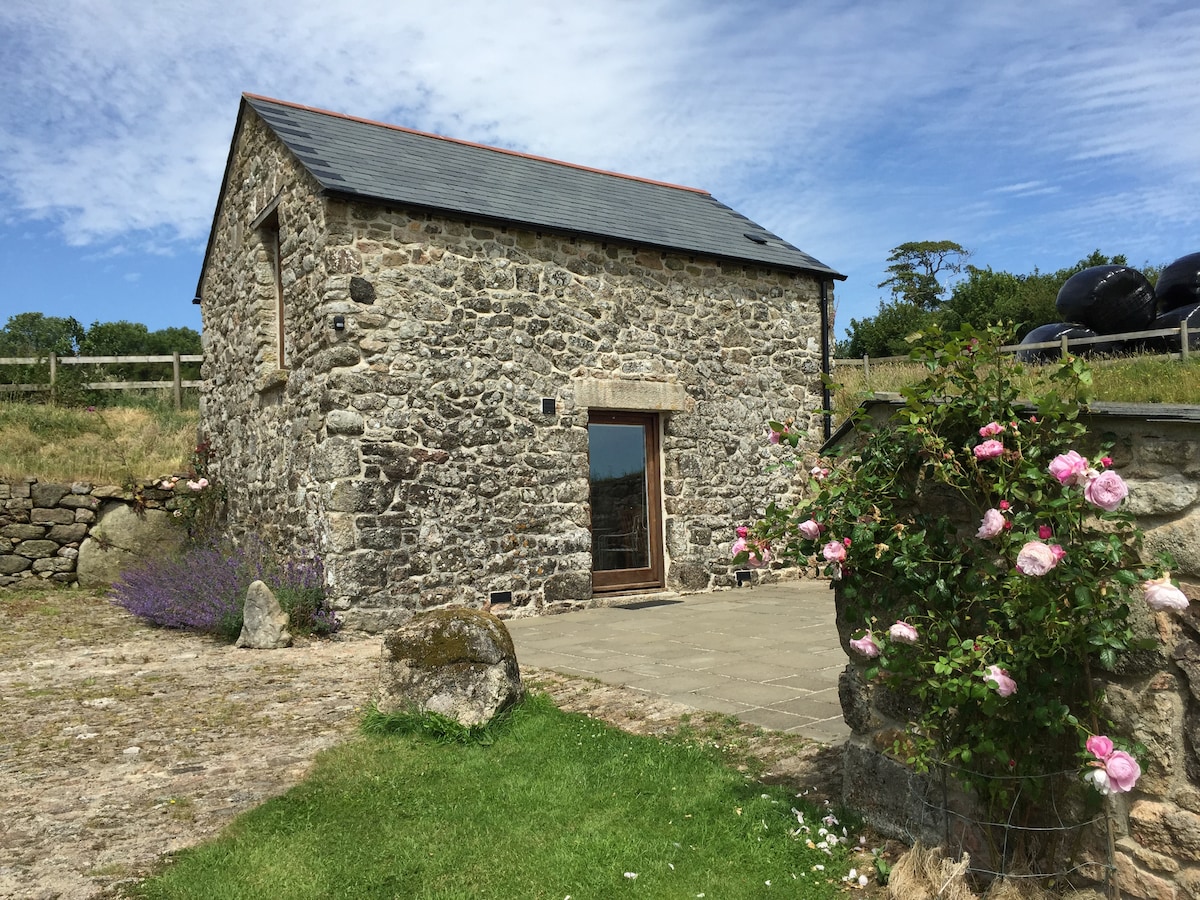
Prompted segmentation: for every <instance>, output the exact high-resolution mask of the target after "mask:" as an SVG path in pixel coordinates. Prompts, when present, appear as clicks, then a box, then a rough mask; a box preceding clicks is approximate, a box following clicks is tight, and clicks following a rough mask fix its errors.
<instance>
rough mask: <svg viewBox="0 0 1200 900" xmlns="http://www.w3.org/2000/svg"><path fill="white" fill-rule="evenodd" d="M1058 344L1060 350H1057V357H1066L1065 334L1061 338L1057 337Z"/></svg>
mask: <svg viewBox="0 0 1200 900" xmlns="http://www.w3.org/2000/svg"><path fill="white" fill-rule="evenodd" d="M1059 346H1060V347H1061V350H1060V352H1059V358H1060V359H1066V358H1067V336H1066V335H1065V334H1064V335H1063V336H1062V337H1061V338H1059Z"/></svg>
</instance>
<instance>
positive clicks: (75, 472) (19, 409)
mask: <svg viewBox="0 0 1200 900" xmlns="http://www.w3.org/2000/svg"><path fill="white" fill-rule="evenodd" d="M198 419H199V413H198V412H197V411H196V410H183V411H182V412H176V411H175V410H174V409H173V408H172V407H169V406H163V405H162V404H158V405H154V406H153V407H152V408H146V407H144V406H143V407H109V408H107V409H104V410H101V411H95V410H93V411H89V410H88V409H87V408H71V407H64V406H54V405H48V404H38V403H4V402H0V478H6V479H17V478H25V477H28V476H32V477H35V478H37V479H39V480H41V481H52V482H54V481H57V482H72V481H90V482H93V483H96V484H124V483H125V482H126V481H128V480H130V479H131V478H132V479H135V480H150V479H152V478H156V477H158V476H161V475H164V474H166V473H170V472H177V471H180V469H181V467H182V466H183V465H184V463H185V460H186V459H187V457H188V453H189V452H190V451H191V449H192V447H194V446H195V443H196V427H197V422H198Z"/></svg>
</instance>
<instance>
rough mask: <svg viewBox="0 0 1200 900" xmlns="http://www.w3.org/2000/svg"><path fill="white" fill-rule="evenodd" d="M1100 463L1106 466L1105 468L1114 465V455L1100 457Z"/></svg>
mask: <svg viewBox="0 0 1200 900" xmlns="http://www.w3.org/2000/svg"><path fill="white" fill-rule="evenodd" d="M1100 465H1102V466H1104V468H1106V469H1107V468H1108V467H1109V466H1111V465H1112V457H1111V456H1102V457H1100Z"/></svg>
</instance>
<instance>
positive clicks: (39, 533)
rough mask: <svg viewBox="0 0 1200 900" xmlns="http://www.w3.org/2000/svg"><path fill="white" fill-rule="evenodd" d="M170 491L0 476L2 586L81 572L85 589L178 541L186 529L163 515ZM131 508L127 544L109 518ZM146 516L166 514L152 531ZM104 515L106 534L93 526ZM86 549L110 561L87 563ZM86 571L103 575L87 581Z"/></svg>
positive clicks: (73, 578)
mask: <svg viewBox="0 0 1200 900" xmlns="http://www.w3.org/2000/svg"><path fill="white" fill-rule="evenodd" d="M173 496H174V494H173V492H172V491H169V490H161V489H159V488H158V487H157V486H156V485H154V484H145V485H140V486H139V487H138V488H137V499H136V500H135V499H134V494H133V493H132V492H130V491H127V490H126V489H125V488H123V487H118V486H116V485H93V484H89V483H87V482H78V481H77V482H73V483H71V484H57V483H53V482H41V481H38V480H37V479H36V478H27V479H22V480H19V481H0V587H8V586H12V585H17V584H21V583H23V582H24V581H26V580H27V579H47V580H50V581H53V582H55V583H58V584H74V583H75V582H77V581H79V580H80V579H81V574H80V573H81V572H83V573H84V574H83V575H82V579H83V581H84V582H85V586H94V585H96V584H100V583H110V582H111V581H112V578H113V577H115V575H116V573H117V571H118V570H119V568H120V564H123V563H127V562H128V561H130V560H138V559H144V558H146V557H147V556H148V555H149V554H150V553H151V552H152V550H153V549H158V550H164V549H167V548H169V547H170V546H177V545H178V542H179V540H181V539H182V536H183V530H182V529H180V528H174V527H172V526H171V525H170V523H169V516H168V512H167V509H168V507H169V506H170V500H171V498H172V497H173ZM135 506H136V508H137V511H138V516H137V517H136V518H137V519H138V524H139V526H140V527H139V528H138V529H137V535H136V537H135V538H133V539H131V540H128V541H127V540H124V539H123V537H122V535H124V534H125V533H126V532H125V530H123V529H114V528H113V527H112V522H113V520H114V516H115V517H116V518H121V513H124V512H127V511H132V510H133V509H134V508H135ZM148 516H150V517H153V516H159V517H162V518H163V519H164V521H162V522H160V523H158V527H157V528H155V529H152V531H153V532H154V533H153V534H151V531H148V530H147V529H146V528H145V520H146V518H147V517H148ZM102 519H103V520H105V521H106V522H107V523H108V524H109V526H110V527H109V534H108V536H107V537H105V536H104V532H103V530H100V531H98V530H97V529H103V525H102V522H101V520H102ZM127 545H128V546H127ZM89 550H91V551H93V559H94V560H96V561H98V560H99V558H100V557H111V558H112V559H111V560H104V561H103V562H93V564H91V565H90V566H89V563H88V560H87V555H88V552H89ZM81 552H82V554H83V556H84V559H83V561H82V562H81V561H80V556H81ZM109 562H113V563H117V564H118V565H116V566H115V567H114V566H113V565H109V564H108V563H109ZM88 571H90V572H91V573H93V574H97V573H100V572H102V573H103V576H104V577H103V578H101V579H99V580H97V579H95V578H93V579H92V581H91V582H90V583H89V582H88V576H87V572H88Z"/></svg>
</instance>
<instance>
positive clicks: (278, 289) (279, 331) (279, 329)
mask: <svg viewBox="0 0 1200 900" xmlns="http://www.w3.org/2000/svg"><path fill="white" fill-rule="evenodd" d="M282 199H283V194H282V192H280V193H278V194H276V195H275V196H274V197H272V198H271V200H270V201H269V202H268V203H267V204H266V206H264V207H263V208H262V209H261V210H259V212H258V215H256V216H255V217H254V219H253V221H252V222H251V223H250V228H251V229H252V230H253V231H254V232H255V233H256V234H257V235H258V236H259V240H260V241H261V242H262V246H263V248H264V249H265V250H266V251H267V255H268V256H270V258H271V273H272V277H273V283H274V288H275V302H274V304H273V308H274V312H275V322H274V325H275V328H274V331H275V341H274V344H275V346H274V350H275V353H276V365H275V369H276V370H277V374H276V375H275V377H273V378H264V382H267V383H265V384H262V385H260V390H267V389H269V388H270V387H274V386H276V385H277V384H279V383H280V382H281V381H286V380H287V377H286V373H287V371H288V368H287V352H286V337H287V332H286V330H285V327H284V325H285V319H284V307H283V243H282V240H281V238H282V234H281V232H282V221H281V220H280V216H279V204H280V201H281V200H282ZM280 374H282V375H283V377H282V378H280V377H279V375H280Z"/></svg>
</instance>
